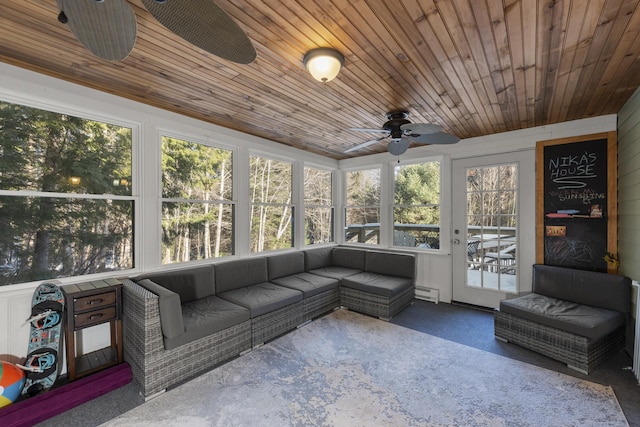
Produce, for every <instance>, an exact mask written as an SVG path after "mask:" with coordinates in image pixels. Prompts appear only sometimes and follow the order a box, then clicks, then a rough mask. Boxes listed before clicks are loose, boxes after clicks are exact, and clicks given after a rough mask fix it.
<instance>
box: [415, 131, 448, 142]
mask: <svg viewBox="0 0 640 427" xmlns="http://www.w3.org/2000/svg"><path fill="white" fill-rule="evenodd" d="M408 137H409V138H410V139H411V141H414V142H417V143H419V144H455V143H456V142H458V141H460V138H458V137H457V136H455V135H452V134H450V133H444V132H436V133H431V134H427V135H418V136H412V135H411V136H408Z"/></svg>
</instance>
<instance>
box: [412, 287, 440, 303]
mask: <svg viewBox="0 0 640 427" xmlns="http://www.w3.org/2000/svg"><path fill="white" fill-rule="evenodd" d="M416 298H417V299H422V300H425V301H430V302H435V303H436V304H437V303H439V302H440V291H439V290H438V289H433V288H426V287H424V286H416Z"/></svg>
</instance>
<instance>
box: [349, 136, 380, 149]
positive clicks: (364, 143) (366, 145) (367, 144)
mask: <svg viewBox="0 0 640 427" xmlns="http://www.w3.org/2000/svg"><path fill="white" fill-rule="evenodd" d="M388 137H389V135H385V136H383V137H382V138H378V139H372V140H371V141H367V142H363V143H362V144H359V145H356V146H355V147H351V148H349V149H348V150H346V151H345V153H351V152H352V151H357V150H362V149H363V148H366V147H368V146H370V145H373V144H375V143H376V142H379V141H382V140H383V139H385V138H388Z"/></svg>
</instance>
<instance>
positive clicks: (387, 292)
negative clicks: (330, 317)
mask: <svg viewBox="0 0 640 427" xmlns="http://www.w3.org/2000/svg"><path fill="white" fill-rule="evenodd" d="M342 286H344V287H345V288H351V289H357V290H359V291H362V292H367V293H370V294H375V295H380V296H384V297H389V298H391V297H394V296H396V295H398V294H400V293H402V292H403V291H405V290H407V289H408V288H412V287H413V279H409V278H407V277H396V276H387V275H384V274H378V273H371V272H368V271H364V272H362V273H358V274H354V275H352V276H348V277H345V278H344V279H342Z"/></svg>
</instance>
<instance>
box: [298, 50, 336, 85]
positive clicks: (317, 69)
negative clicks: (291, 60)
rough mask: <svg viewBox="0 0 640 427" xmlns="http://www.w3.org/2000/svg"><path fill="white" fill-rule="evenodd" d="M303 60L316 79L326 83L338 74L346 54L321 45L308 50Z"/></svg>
mask: <svg viewBox="0 0 640 427" xmlns="http://www.w3.org/2000/svg"><path fill="white" fill-rule="evenodd" d="M302 62H303V63H304V66H305V67H306V68H307V70H309V73H310V74H311V75H312V76H313V78H314V79H316V80H318V81H320V82H323V83H326V82H328V81H330V80H333V79H334V78H335V77H336V76H337V75H338V73H339V72H340V68H342V66H343V65H344V56H342V54H341V53H340V52H338V51H337V50H335V49H331V48H328V47H320V48H317V49H313V50H310V51H309V52H307V54H306V55H305V56H304V58H303V59H302Z"/></svg>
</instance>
